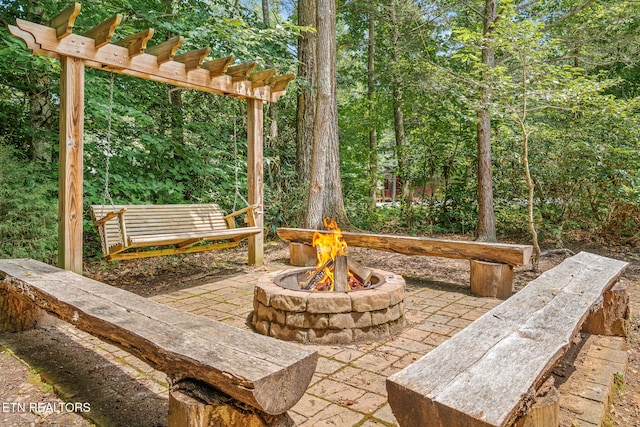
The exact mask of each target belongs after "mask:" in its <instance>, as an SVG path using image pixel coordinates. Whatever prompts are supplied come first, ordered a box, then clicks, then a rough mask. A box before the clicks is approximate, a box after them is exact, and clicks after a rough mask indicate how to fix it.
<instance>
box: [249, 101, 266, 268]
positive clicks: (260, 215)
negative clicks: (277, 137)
mask: <svg viewBox="0 0 640 427" xmlns="http://www.w3.org/2000/svg"><path fill="white" fill-rule="evenodd" d="M263 104H264V102H263V101H261V100H259V99H251V98H250V99H247V190H248V193H249V194H248V196H249V204H250V205H254V206H258V207H259V210H258V211H257V212H256V215H255V217H256V226H257V227H259V228H260V229H261V230H262V231H261V232H260V234H256V235H254V236H251V237H250V238H249V264H250V265H263V264H264V212H263V210H264V208H263V205H262V203H263V184H264V176H263V175H264V174H263V170H262V148H263V147H262V144H263V134H262V127H263V113H262V106H263Z"/></svg>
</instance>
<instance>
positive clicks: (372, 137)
mask: <svg viewBox="0 0 640 427" xmlns="http://www.w3.org/2000/svg"><path fill="white" fill-rule="evenodd" d="M374 12H375V3H374V2H373V0H369V40H368V41H369V43H368V56H369V58H368V61H367V100H368V106H367V109H368V111H367V114H368V116H369V183H370V184H369V185H370V186H371V189H370V191H369V197H370V201H369V208H370V210H373V209H374V208H375V207H376V196H377V193H378V134H377V129H376V116H375V104H374V99H373V97H374V93H375V61H374V57H375V46H376V44H375V18H374Z"/></svg>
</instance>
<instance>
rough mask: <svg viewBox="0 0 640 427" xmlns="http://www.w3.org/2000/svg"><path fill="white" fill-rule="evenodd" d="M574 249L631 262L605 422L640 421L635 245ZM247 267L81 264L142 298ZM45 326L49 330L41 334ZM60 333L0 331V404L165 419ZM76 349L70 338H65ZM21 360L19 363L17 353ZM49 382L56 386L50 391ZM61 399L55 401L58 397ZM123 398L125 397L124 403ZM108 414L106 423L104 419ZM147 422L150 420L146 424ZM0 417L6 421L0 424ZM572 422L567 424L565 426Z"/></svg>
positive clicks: (520, 273)
mask: <svg viewBox="0 0 640 427" xmlns="http://www.w3.org/2000/svg"><path fill="white" fill-rule="evenodd" d="M570 249H571V250H573V251H575V252H577V251H579V250H586V251H589V252H594V253H598V254H601V255H605V256H610V257H613V258H618V259H623V260H626V261H628V262H630V265H629V268H628V269H627V271H626V272H625V274H624V276H623V280H624V281H625V282H626V283H627V285H628V289H629V293H630V301H631V311H632V320H631V322H630V328H629V337H628V343H629V349H628V355H629V367H628V369H627V373H626V375H625V384H624V386H623V387H622V388H621V389H620V390H618V392H617V393H616V396H615V397H614V400H613V403H612V406H611V414H610V416H609V419H608V420H607V421H606V423H607V424H605V425H608V426H619V427H640V251H639V250H638V249H633V248H631V249H630V248H603V247H589V246H585V245H580V246H578V245H576V246H575V247H570ZM350 251H351V252H350V255H351V256H355V257H356V259H357V260H358V261H359V262H362V263H363V264H365V265H370V266H375V267H377V268H381V269H384V270H388V271H394V272H395V273H398V274H401V275H403V276H404V277H405V279H406V280H407V282H413V281H417V282H430V284H431V286H442V287H452V286H454V287H456V286H461V287H465V286H468V277H469V265H468V262H467V261H461V260H451V259H445V258H432V257H410V256H404V255H396V254H390V253H387V252H380V251H374V250H368V249H362V248H352V249H350ZM566 256H568V255H562V254H556V255H549V256H545V257H543V258H542V260H541V263H540V270H541V271H545V270H547V269H549V268H552V267H553V266H555V265H557V264H559V263H560V262H562V260H563V259H564V258H565V257H566ZM265 261H266V262H267V263H280V262H281V263H287V261H288V249H287V246H286V245H284V244H267V245H266V248H265ZM247 269H251V267H247V265H246V248H242V247H240V248H236V249H232V250H224V251H213V252H208V253H199V254H191V255H187V256H182V257H162V258H148V259H141V260H132V261H122V262H116V263H107V262H104V261H92V262H88V263H87V264H86V265H85V271H86V274H88V275H90V276H91V277H92V278H94V279H96V280H100V281H102V282H105V283H109V284H111V285H113V286H117V287H120V288H123V289H126V290H128V291H131V292H134V293H136V294H139V295H142V296H145V297H148V296H153V295H158V294H162V293H167V292H172V291H175V290H178V289H183V288H187V287H192V286H197V285H200V284H203V283H207V282H208V281H211V280H214V279H215V278H217V277H221V276H228V275H231V274H235V273H240V272H242V271H246V270H247ZM537 275H538V273H534V272H532V271H530V270H527V269H524V268H518V269H516V271H515V276H514V282H515V286H516V289H520V288H522V287H523V286H524V285H526V284H527V283H528V282H529V281H530V280H532V279H534V278H535V277H537ZM45 332H47V333H45ZM62 340H63V337H57V336H56V335H55V334H52V333H51V331H42V330H40V331H38V330H35V331H30V332H28V333H21V334H0V378H1V380H0V404H2V402H14V401H15V400H16V397H15V396H20V399H22V400H21V401H25V402H41V401H42V402H52V401H55V400H56V399H57V398H56V396H55V392H57V393H59V394H60V395H61V397H62V398H64V399H65V400H66V399H70V398H71V399H73V396H74V395H81V394H82V393H90V394H89V395H91V396H92V399H93V397H94V395H95V393H101V394H102V397H101V401H102V402H104V403H103V404H102V405H101V406H102V408H92V410H91V414H92V416H93V417H97V419H96V418H94V420H95V422H97V423H98V424H99V425H132V426H133V425H142V424H139V423H138V422H137V421H136V419H137V418H136V417H143V418H144V419H145V420H146V422H145V423H144V425H154V426H155V425H157V426H160V425H165V424H166V411H167V406H166V399H164V400H163V399H158V398H157V395H153V394H152V393H149V392H148V391H147V392H145V389H144V387H141V386H140V384H137V382H136V381H135V380H132V379H131V378H121V377H122V375H123V374H122V372H121V371H119V370H117V369H113V371H108V370H107V371H106V372H111V373H107V374H106V375H105V374H104V373H103V374H101V375H102V377H96V376H95V372H94V371H95V369H94V368H95V366H96V364H100V363H102V362H101V360H104V359H100V358H99V357H96V355H95V354H92V353H93V352H87V351H85V350H84V349H83V348H82V347H81V346H77V348H72V349H71V352H70V353H69V352H66V353H67V355H68V354H71V355H72V357H68V359H69V360H55V359H52V358H55V357H56V356H55V352H48V351H46V349H47V348H48V346H55V345H59V344H60V342H61V341H62ZM64 345H65V346H71V347H74V344H73V343H68V342H64ZM13 353H15V354H16V355H17V356H18V357H20V359H22V360H25V362H26V364H28V365H29V367H31V368H32V369H31V370H30V369H29V368H28V367H27V366H26V364H25V363H22V362H20V361H19V359H17V358H16V357H13ZM42 365H46V366H59V368H58V369H56V370H55V372H53V373H48V374H46V375H43V374H40V375H38V374H36V373H35V372H34V370H33V368H35V369H36V370H38V369H39V368H38V367H39V366H42ZM47 382H51V383H54V384H56V386H57V389H56V391H55V392H54V391H53V389H52V387H51V386H47V384H46V383H47ZM58 401H59V400H58ZM123 402H128V404H127V405H124V404H123ZM4 415H5V414H3V413H2V411H1V407H0V425H2V426H12V427H13V426H16V427H19V426H32V425H48V426H71V425H91V424H90V423H88V422H87V421H86V420H84V419H82V418H81V417H80V416H78V415H76V414H64V413H63V414H55V413H47V412H43V413H38V414H33V413H29V414H24V416H20V417H16V416H13V417H10V420H9V421H8V419H7V418H6V417H5V418H4V419H3V416H4ZM107 420H111V421H107ZM150 420H152V421H151V423H149V422H150ZM3 421H4V422H3ZM568 427H570V426H568Z"/></svg>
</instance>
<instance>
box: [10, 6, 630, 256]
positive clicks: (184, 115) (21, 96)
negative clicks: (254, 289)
mask: <svg viewBox="0 0 640 427" xmlns="http://www.w3.org/2000/svg"><path fill="white" fill-rule="evenodd" d="M69 4H70V2H66V1H55V0H45V1H22V0H18V1H10V0H0V24H1V25H0V39H1V44H0V87H1V90H0V257H2V258H7V257H30V258H35V259H41V260H44V261H49V262H52V261H53V260H55V258H56V250H57V170H58V165H57V163H58V160H57V154H58V120H59V119H58V115H59V97H58V93H59V84H60V83H59V67H60V65H59V63H58V62H57V61H56V60H53V59H50V58H46V57H38V56H33V55H32V54H31V53H30V52H29V51H28V50H27V49H26V48H25V46H24V45H23V44H22V42H21V41H20V40H18V39H16V38H14V37H12V36H11V35H10V34H9V33H8V31H7V28H6V26H7V25H8V24H14V23H15V19H16V18H24V19H27V20H31V21H35V22H45V21H46V20H47V19H49V18H51V17H52V16H54V15H55V14H57V13H58V12H59V11H61V10H63V9H64V8H66V7H67V6H68V5H69ZM334 7H335V8H334ZM316 8H318V9H316ZM316 10H317V12H318V14H317V16H316V14H315V13H314V12H315V11H316ZM309 11H311V12H312V13H311V18H310V16H309V14H308V13H309ZM326 11H329V12H330V16H329V20H330V21H331V22H333V23H335V27H334V28H335V29H332V28H329V29H330V31H331V32H332V33H333V31H335V33H334V34H333V36H335V39H334V41H335V42H336V52H337V54H336V55H333V56H331V55H324V56H317V57H314V52H316V50H315V47H313V46H312V48H311V50H310V51H309V50H308V49H309V45H308V43H309V41H314V40H315V39H316V38H317V39H318V40H319V41H320V40H325V38H323V37H324V34H323V33H322V31H324V30H322V31H320V27H318V25H317V24H318V22H319V21H317V19H318V16H321V15H322V13H324V12H326ZM321 12H322V13H321ZM115 13H122V14H123V15H124V19H123V23H122V24H121V25H120V27H118V29H117V31H116V35H117V36H118V37H119V38H123V37H125V36H127V35H129V34H133V33H135V32H137V31H140V30H143V29H146V28H149V27H151V28H154V29H155V31H156V33H155V34H156V35H155V36H154V40H160V41H161V40H164V39H168V38H170V37H172V36H175V35H182V36H184V37H185V44H184V45H183V49H187V50H188V49H189V48H196V47H204V46H209V47H211V49H212V56H213V57H222V56H226V55H229V54H234V55H235V56H236V58H237V62H245V61H252V60H255V61H257V62H258V63H259V64H261V65H262V66H263V67H265V68H270V67H275V68H277V69H278V74H285V73H287V72H293V73H297V74H298V77H297V78H296V80H295V81H294V82H293V83H291V84H290V85H289V89H288V92H287V95H286V96H285V97H283V98H282V99H281V100H280V101H279V102H278V103H277V104H276V105H271V106H268V107H266V110H265V111H266V114H265V118H266V123H265V158H264V171H265V176H264V181H265V198H264V200H265V206H264V214H265V224H266V227H267V230H266V231H267V235H268V236H270V237H274V236H275V229H276V228H277V227H280V226H302V225H309V213H310V211H311V209H310V207H309V199H310V197H309V195H310V185H309V184H310V179H312V175H313V171H312V166H313V159H314V150H317V149H318V148H317V146H318V145H322V144H324V145H328V146H332V147H333V146H335V148H336V151H335V153H338V152H339V157H334V158H332V156H331V155H327V157H326V160H322V161H323V162H326V163H324V164H325V165H326V166H327V168H326V169H327V170H329V171H331V172H336V174H332V173H328V177H327V178H326V179H327V184H326V188H327V189H328V191H329V193H330V196H329V197H325V199H324V200H325V205H327V206H326V209H325V211H331V210H332V209H334V208H335V205H336V203H337V204H339V205H341V206H340V208H344V213H345V216H346V217H345V218H342V219H343V222H347V224H345V225H347V226H348V227H356V228H359V229H362V230H367V231H372V232H381V233H400V234H410V235H431V234H434V233H437V234H441V233H462V234H475V235H476V237H479V238H482V239H486V240H492V239H493V238H495V237H498V238H500V239H506V240H513V241H522V242H525V241H531V239H535V238H539V240H540V241H542V242H544V243H545V244H548V245H555V246H563V245H565V244H566V243H567V242H572V241H584V240H591V241H593V240H595V241H598V242H604V243H607V244H623V245H631V246H633V245H637V244H638V242H640V120H639V118H640V68H639V64H638V62H639V61H640V55H638V50H639V49H640V28H639V27H640V2H638V1H634V0H610V1H608V0H538V1H535V0H527V1H525V0H523V1H515V0H505V1H497V0H433V1H426V0H412V1H410V0H386V1H380V0H378V1H374V0H337V4H336V3H335V2H333V1H327V0H317V1H316V0H298V1H297V2H296V1H294V0H262V1H259V0H243V1H239V0H163V1H146V0H114V1H91V2H89V1H87V2H85V3H84V4H83V5H82V12H81V14H80V16H79V17H78V20H77V21H76V26H75V29H74V32H77V33H82V32H83V31H86V30H88V29H90V28H92V27H93V26H95V25H97V24H98V23H100V22H102V20H104V19H106V18H107V17H109V16H112V15H114V14H115ZM316 28H317V29H318V31H316ZM333 36H332V35H331V34H330V37H329V39H331V37H333ZM305 49H307V50H305ZM305 52H306V54H305ZM309 52H311V56H309ZM327 61H328V62H330V63H331V64H329V65H334V66H335V67H336V68H335V76H336V81H337V87H336V89H335V91H333V90H332V89H331V88H329V89H330V90H329V94H330V95H331V94H333V96H334V99H335V101H336V102H337V114H336V115H335V119H336V120H337V128H336V130H335V137H334V138H333V139H332V140H331V141H329V142H322V143H318V142H317V140H318V137H317V135H315V136H314V135H313V132H312V131H311V135H309V128H310V126H311V129H313V124H314V114H315V113H314V112H311V113H310V112H309V104H308V102H309V100H310V99H311V100H312V103H311V105H315V104H313V103H314V102H315V99H316V98H315V96H316V94H321V93H322V91H321V90H320V86H318V83H317V82H316V81H315V80H314V79H315V77H314V73H313V72H310V71H309V69H310V68H309V66H311V69H313V67H315V64H316V63H325V64H326V63H327ZM305 67H306V68H305ZM111 77H112V76H111V74H110V73H108V72H104V71H96V70H93V69H90V70H89V69H88V70H87V71H86V94H85V96H86V107H85V157H84V161H85V184H84V185H85V187H84V188H85V204H86V205H87V206H88V205H89V204H101V203H103V202H104V201H105V200H104V196H103V193H104V187H105V177H106V174H107V169H106V159H107V157H108V158H109V182H110V186H109V190H110V194H111V196H112V197H113V200H114V202H115V203H122V204H131V203H151V204H157V203H186V202H192V203H207V202H216V203H219V204H220V205H221V206H222V207H223V209H225V210H227V211H230V210H231V209H233V208H234V207H242V206H241V205H242V204H243V203H244V202H243V201H242V197H240V196H239V195H238V193H239V194H240V195H243V196H244V197H246V129H245V127H244V126H245V122H244V120H245V117H246V114H245V113H246V112H245V103H244V102H242V101H240V100H233V99H227V98H225V97H219V96H215V95H211V94H206V93H200V92H196V91H191V90H186V89H181V88H175V87H171V86H167V85H163V84H158V83H154V82H150V81H146V80H141V79H136V78H132V77H127V76H123V75H115V76H114V77H113V79H114V85H113V102H111V101H110V92H111V90H110V89H111V83H110V82H111ZM305 102H307V104H306V107H305ZM111 108H112V110H113V113H112V114H111V120H110V119H109V118H110V113H109V111H110V109H111ZM311 110H313V108H311ZM329 134H331V133H329ZM323 135H325V133H323ZM314 144H315V145H314ZM325 148H326V147H325ZM332 162H333V163H332ZM337 172H339V173H337ZM336 180H337V184H339V185H337V186H336ZM487 182H488V185H487ZM311 187H313V186H311ZM385 190H386V191H385ZM336 193H340V195H342V196H343V198H342V197H340V198H338V201H337V202H336V199H335V198H334V196H335V195H336ZM107 202H108V201H107ZM338 216H339V215H338ZM85 220H86V223H85V233H86V238H85V240H86V246H85V256H88V257H94V256H98V255H99V245H98V239H97V237H96V236H95V234H94V232H93V227H92V226H91V224H90V219H89V217H88V215H87V216H86V219H85ZM492 227H493V229H492Z"/></svg>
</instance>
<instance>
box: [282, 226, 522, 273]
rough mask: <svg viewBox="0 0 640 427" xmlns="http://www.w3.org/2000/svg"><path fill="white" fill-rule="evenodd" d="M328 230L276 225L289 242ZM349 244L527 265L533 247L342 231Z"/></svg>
mask: <svg viewBox="0 0 640 427" xmlns="http://www.w3.org/2000/svg"><path fill="white" fill-rule="evenodd" d="M316 232H318V233H322V234H329V233H331V232H330V231H318V230H305V229H301V228H278V230H277V233H278V236H279V237H280V238H281V239H282V240H286V241H288V242H303V243H310V242H311V241H312V240H313V234H314V233H316ZM342 238H343V239H344V241H345V242H347V245H348V246H358V247H363V248H371V249H377V250H381V251H387V252H395V253H399V254H404V255H423V256H439V257H443V258H454V259H475V260H484V261H490V262H499V263H506V264H509V265H530V264H531V255H532V253H533V247H532V246H530V245H510V244H505V243H484V242H472V241H468V240H460V241H457V240H444V239H432V238H429V237H412V236H395V235H388V234H364V233H350V232H342Z"/></svg>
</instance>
